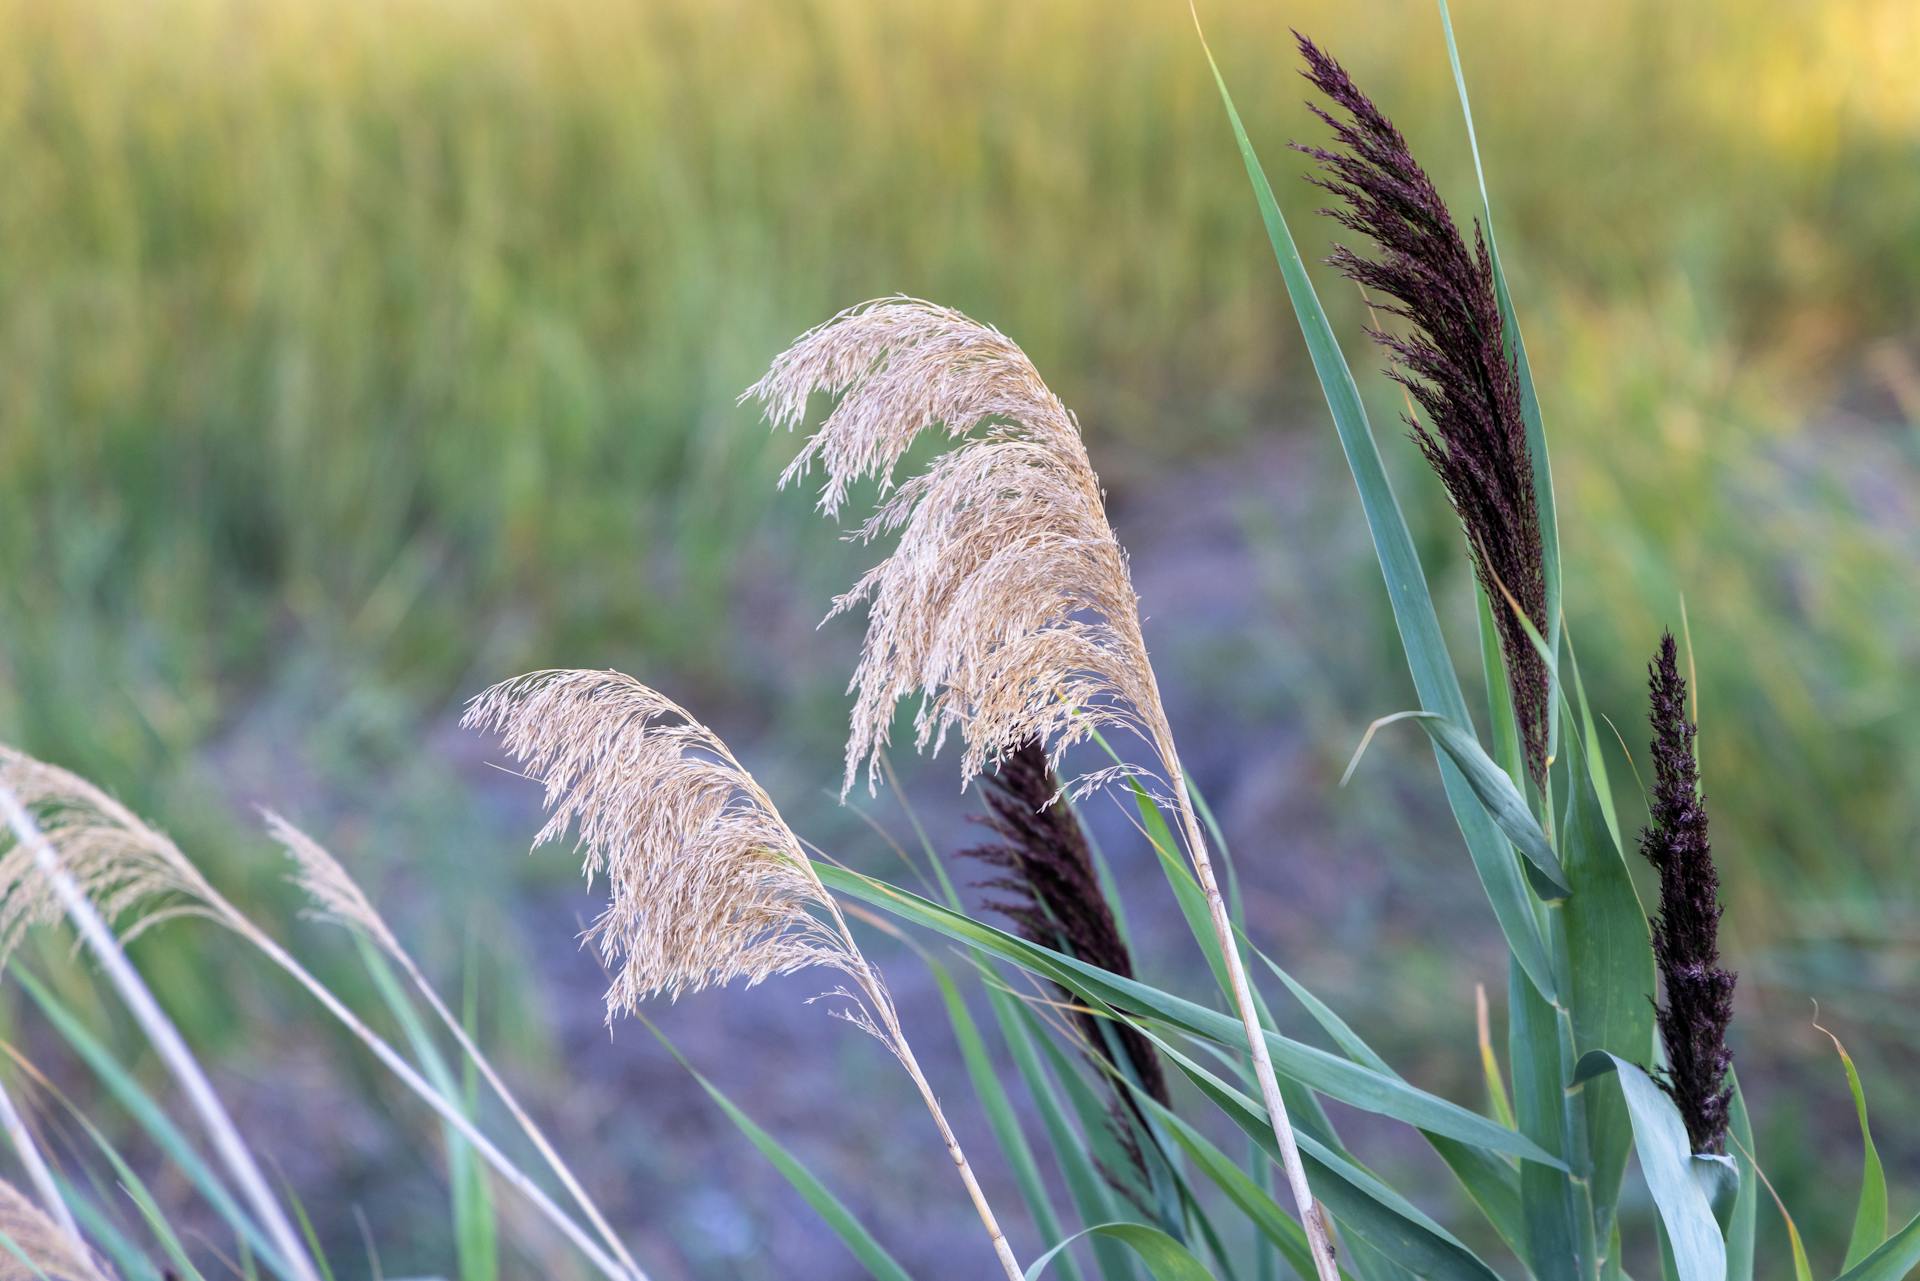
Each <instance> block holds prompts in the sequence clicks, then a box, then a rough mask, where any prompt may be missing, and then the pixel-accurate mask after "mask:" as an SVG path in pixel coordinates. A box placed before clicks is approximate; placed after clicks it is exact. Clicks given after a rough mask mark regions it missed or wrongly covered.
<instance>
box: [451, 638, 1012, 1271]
mask: <svg viewBox="0 0 1920 1281" xmlns="http://www.w3.org/2000/svg"><path fill="white" fill-rule="evenodd" d="M461 723H462V724H464V725H466V726H468V727H469V728H475V729H486V730H492V731H494V732H496V733H498V734H499V735H500V736H501V739H502V742H503V743H504V745H505V746H506V749H507V751H508V752H509V753H510V754H511V755H512V756H513V757H514V759H515V760H517V761H518V762H520V764H521V765H522V766H524V767H525V768H526V769H527V771H528V773H529V776H531V777H533V778H535V779H536V780H537V781H539V782H541V783H542V784H544V785H545V787H546V802H547V811H548V817H547V823H546V826H545V827H543V828H542V829H541V830H540V832H539V834H538V835H537V836H535V838H534V844H535V845H536V846H539V845H543V844H546V843H547V842H548V841H552V840H557V839H559V838H561V837H563V836H565V835H566V833H567V832H568V831H570V830H576V829H577V831H578V833H579V843H580V845H582V846H584V847H585V849H586V862H585V872H586V875H587V878H588V879H589V880H591V879H592V878H593V876H594V875H595V874H596V873H598V872H600V871H602V870H604V871H605V872H606V873H607V877H608V879H609V880H610V881H611V882H612V885H613V901H612V903H611V904H609V906H608V907H607V909H606V911H605V912H603V913H602V914H601V916H600V918H599V920H597V921H595V922H594V924H593V927H592V929H590V930H589V931H588V937H589V938H594V939H597V940H598V942H599V945H600V951H601V955H602V956H603V957H604V958H605V959H606V961H607V963H608V965H609V967H610V968H612V969H613V970H614V979H613V985H612V986H611V987H610V988H609V989H608V991H607V1017H608V1018H609V1019H611V1018H612V1017H613V1015H614V1014H615V1013H616V1012H617V1011H621V1010H625V1011H627V1012H629V1013H638V1012H639V1005H640V1002H642V1001H643V1000H645V999H646V998H648V997H650V996H654V995H659V994H665V995H666V996H668V997H669V998H673V997H677V996H678V995H679V994H680V993H682V992H688V991H698V990H699V989H701V988H703V987H707V986H709V985H711V984H724V983H728V982H731V981H732V980H734V979H740V978H744V979H746V980H747V982H748V984H750V985H751V984H754V983H758V982H760V981H761V980H762V979H766V978H771V977H772V976H774V975H776V974H790V973H793V972H794V971H796V970H802V969H809V968H812V967H814V966H825V967H827V968H829V969H834V970H838V971H840V972H841V973H842V974H844V975H846V976H847V978H849V979H850V980H851V981H852V983H853V987H852V988H847V987H841V988H838V989H836V990H835V991H834V992H833V993H832V995H833V996H835V997H839V998H842V999H843V1000H844V1001H845V1002H846V1005H845V1006H843V1007H842V1008H841V1009H839V1010H837V1011H836V1013H837V1014H838V1015H840V1016H841V1017H842V1018H845V1019H846V1020H847V1021H849V1022H851V1023H853V1024H854V1025H855V1026H857V1027H859V1028H861V1029H862V1030H864V1031H866V1032H868V1033H870V1034H871V1035H872V1036H873V1037H874V1038H875V1039H877V1040H878V1041H880V1043H881V1044H883V1045H885V1046H886V1047H887V1049H888V1050H889V1051H890V1052H891V1053H892V1054H893V1056H894V1058H895V1059H897V1060H898V1061H899V1063H900V1065H901V1067H903V1068H905V1069H906V1071H907V1075H908V1076H909V1077H911V1078H912V1079H913V1083H914V1085H915V1086H916V1087H917V1088H918V1089H919V1091H920V1097H921V1099H922V1100H923V1101H924V1102H925V1103H926V1106H927V1110H928V1112H929V1114H930V1115H931V1116H932V1117H933V1120H934V1124H935V1125H936V1126H937V1127H938V1129H939V1131H940V1136H941V1138H942V1140H943V1141H944V1142H945V1143H946V1146H947V1154H948V1155H949V1156H950V1157H952V1158H953V1163H954V1166H955V1168H956V1169H957V1170H958V1171H959V1173H960V1177H961V1180H962V1182H964V1183H965V1184H966V1188H967V1194H968V1195H969V1197H971V1198H972V1200H973V1205H974V1209H975V1211H976V1212H977V1213H978V1214H979V1216H980V1221H981V1223H982V1224H983V1225H984V1226H985V1227H986V1229H987V1235H988V1237H989V1238H990V1239H991V1241H992V1243H993V1249H994V1253H995V1256H996V1257H997V1258H998V1260H999V1262H1000V1265H1001V1267H1002V1269H1003V1270H1004V1271H1005V1272H1006V1274H1007V1277H1008V1281H1022V1274H1021V1271H1020V1265H1019V1262H1018V1261H1017V1260H1016V1259H1015V1258H1014V1255H1013V1250H1012V1248H1011V1247H1010V1246H1009V1245H1008V1244H1007V1240H1006V1237H1005V1236H1004V1235H1003V1234H1002V1233H1001V1231H1000V1225H999V1223H998V1221H997V1220H996V1218H995V1216H994V1213H993V1209H992V1207H991V1206H990V1205H989V1204H988V1203H987V1199H986V1194H985V1193H984V1192H982V1191H981V1189H980V1184H979V1181H978V1180H977V1179H976V1178H975V1177H974V1173H973V1167H972V1166H971V1165H969V1164H968V1162H967V1159H966V1155H965V1153H964V1152H963V1151H962V1150H961V1148H960V1141H959V1140H958V1139H957V1138H956V1137H954V1133H953V1130H952V1127H950V1126H949V1125H948V1124H947V1119H946V1114H945V1113H944V1112H943V1111H942V1110H941V1108H940V1102H939V1100H938V1099H937V1098H936V1097H935V1096H934V1093H933V1087H932V1085H930V1084H929V1083H928V1081H927V1078H926V1074H925V1073H923V1072H922V1071H921V1070H920V1064H919V1062H918V1061H917V1060H916V1059H915V1058H914V1054H913V1047H912V1046H911V1045H910V1044H908V1042H907V1036H906V1032H905V1030H904V1029H902V1027H901V1026H900V1019H899V1015H898V1014H897V1013H896V1011H895V1010H894V1005H893V998H892V996H891V995H890V994H889V993H888V991H887V986H886V983H885V981H884V980H883V979H882V978H881V975H880V972H879V971H878V970H876V969H874V968H873V967H872V966H871V965H869V964H868V963H867V958H866V957H865V955H863V954H862V953H861V951H860V948H859V945H858V944H856V943H855V942H854V938H853V932H852V930H851V929H849V928H848V926H847V922H846V918H845V917H844V916H842V915H841V913H840V908H839V905H838V904H837V903H835V902H834V900H833V896H832V895H830V894H829V893H828V892H827V889H826V887H825V886H824V885H822V884H821V883H820V877H819V875H818V874H817V873H816V872H815V871H814V868H813V862H812V860H810V859H809V858H808V857H807V855H806V851H805V850H804V849H803V848H802V846H801V844H800V838H799V837H798V836H796V835H795V834H794V832H793V829H792V828H790V827H788V826H787V822H786V820H785V819H783V818H782V817H780V812H779V810H777V809H776V808H775V807H774V804H773V799H772V798H771V797H769V796H768V795H767V793H766V791H765V790H764V789H763V788H762V787H761V786H760V784H759V782H758V781H757V780H756V779H755V778H754V777H753V775H752V774H750V773H748V772H747V769H746V767H745V766H743V765H741V764H740V762H739V760H738V759H737V758H736V757H735V756H734V755H733V753H732V752H731V751H730V750H729V749H728V747H727V745H726V744H725V743H724V742H722V741H721V739H720V736H719V735H717V734H715V733H714V732H713V731H712V730H710V729H708V728H707V727H706V726H705V725H702V724H701V723H700V722H699V721H697V720H695V719H694V718H693V716H692V714H691V713H689V712H688V711H686V710H685V709H684V708H682V707H681V706H680V705H679V704H677V703H675V702H673V701H672V700H671V699H669V698H667V697H666V696H665V695H663V694H661V693H659V692H658V691H656V690H653V689H650V688H648V687H647V686H645V685H642V684H641V683H640V682H639V681H637V680H634V679H633V678H632V677H631V676H625V675H622V674H621V673H619V672H596V671H565V670H549V671H541V672H531V673H528V674H527V675H525V676H520V677H516V678H514V679H512V680H508V681H502V682H501V683H500V684H498V685H495V686H493V687H492V688H490V689H488V690H486V691H485V692H483V693H481V694H480V695H479V696H478V697H477V698H475V699H474V700H473V702H472V703H471V704H470V705H469V706H468V708H467V713H466V715H465V717H464V718H463V719H462V722H461Z"/></svg>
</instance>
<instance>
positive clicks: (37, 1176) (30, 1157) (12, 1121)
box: [0, 1085, 86, 1249]
mask: <svg viewBox="0 0 1920 1281" xmlns="http://www.w3.org/2000/svg"><path fill="white" fill-rule="evenodd" d="M0 1127H4V1128H5V1129H6V1131H7V1138H8V1139H10V1140H12V1142H13V1150H14V1151H15V1152H17V1153H18V1154H19V1156H20V1164H21V1165H22V1166H24V1167H26V1171H27V1179H28V1181H29V1182H31V1183H32V1184H33V1190H34V1192H35V1193H36V1194H38V1195H39V1197H40V1204H41V1205H42V1206H43V1207H44V1208H45V1209H46V1212H47V1215H48V1217H49V1218H51V1219H52V1220H53V1221H54V1223H55V1224H57V1225H58V1226H59V1228H60V1230H61V1231H62V1232H65V1233H66V1234H67V1235H68V1236H70V1237H72V1238H73V1239H74V1241H75V1242H77V1243H79V1245H80V1247H81V1248H82V1249H85V1248H86V1240H85V1238H83V1237H82V1236H81V1235H80V1225H79V1224H77V1223H75V1222H74V1221H73V1211H71V1210H69V1209H68V1208H67V1202H66V1199H65V1198H64V1197H62V1196H61V1195H60V1187H59V1185H58V1184H56V1183H55V1182H54V1180H53V1171H52V1170H50V1169H48V1168H47V1161H46V1158H45V1157H43V1156H41V1155H40V1145H39V1144H38V1143H35V1142H34V1141H33V1134H32V1132H31V1131H29V1130H28V1129H27V1125H26V1122H25V1121H24V1120H23V1119H21V1116H20V1112H19V1109H17V1108H15V1107H14V1106H13V1096H12V1095H11V1094H8V1093H7V1090H6V1087H5V1086H4V1085H0Z"/></svg>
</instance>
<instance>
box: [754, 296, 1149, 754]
mask: <svg viewBox="0 0 1920 1281" xmlns="http://www.w3.org/2000/svg"><path fill="white" fill-rule="evenodd" d="M816 391H825V392H829V393H832V394H833V395H836V396H838V397H839V403H838V404H837V405H836V406H835V407H834V409H833V411H832V412H831V413H830V414H829V415H828V416H827V419H826V421H825V422H824V423H823V424H821V426H820V429H819V430H818V431H817V432H815V433H814V434H813V435H812V436H811V437H809V438H808V439H807V442H806V444H805V445H804V446H802V448H801V450H800V453H799V455H798V456H797V457H796V458H795V459H794V460H793V462H792V463H791V464H790V465H789V466H788V467H787V469H786V472H785V473H784V474H783V475H782V476H781V478H780V483H781V484H782V485H783V486H784V485H787V484H790V483H793V482H796V481H798V480H800V479H802V478H804V477H805V476H806V475H807V474H808V472H809V471H810V470H811V469H812V467H813V466H814V464H815V463H816V462H817V463H819V464H820V466H821V468H822V470H823V471H824V472H825V473H826V480H825V483H824V484H823V486H822V488H821V492H820V508H821V510H822V511H823V512H825V513H826V514H828V515H829V516H837V515H838V514H839V513H840V510H841V508H842V507H843V506H844V505H845V503H846V500H847V495H848V490H849V489H850V487H851V486H852V485H853V484H854V483H856V482H858V481H860V480H862V479H866V478H869V477H878V478H879V480H880V482H881V487H882V491H883V500H882V501H881V503H880V505H879V507H878V508H877V510H876V511H875V512H874V514H873V515H872V516H871V517H869V518H868V519H867V520H866V522H865V523H863V524H862V525H861V526H860V527H859V529H858V530H857V531H855V533H854V534H853V535H852V536H853V537H854V538H855V539H856V540H858V541H860V542H871V541H873V540H875V539H877V538H880V537H882V536H883V535H888V534H892V533H896V532H897V533H898V534H899V542H898V544H897V545H896V547H895V548H894V551H893V554H892V555H890V556H888V557H887V558H886V559H884V560H882V561H881V562H880V564H878V565H877V566H875V567H874V568H873V569H872V570H870V571H868V573H867V574H866V575H865V576H863V577H862V578H861V579H860V581H859V582H858V583H856V584H855V585H854V587H853V588H852V590H850V591H848V592H846V593H845V594H844V595H842V596H840V597H839V598H837V599H836V600H835V601H834V603H833V610H832V612H831V613H830V614H829V615H828V617H829V618H831V617H834V616H836V615H839V614H842V613H845V612H847V611H849V610H851V609H854V608H855V607H857V606H859V605H862V604H865V605H867V606H868V622H867V636H866V642H865V645H864V647H863V649H862V651H861V656H860V664H859V667H858V669H857V670H856V671H855V672H854V676H853V681H852V685H851V687H850V688H851V689H852V690H853V691H854V692H855V693H856V695H857V697H856V700H855V704H854V710H853V724H852V732H851V733H850V735H849V736H848V740H847V771H846V777H845V780H844V783H843V792H844V791H847V790H851V789H852V786H853V783H854V781H855V778H856V777H857V775H858V772H859V769H860V766H861V763H862V762H865V763H866V765H867V779H868V785H869V787H870V788H871V787H872V786H873V784H874V781H875V778H876V776H877V775H876V770H877V766H878V758H879V754H880V752H881V751H883V750H884V749H885V748H886V746H887V742H888V735H889V731H890V728H891V725H892V721H893V711H894V706H895V704H896V703H898V702H899V700H901V699H902V698H907V697H910V696H912V695H914V694H920V695H922V696H923V697H924V699H925V701H924V703H923V705H922V707H921V710H920V713H919V716H918V718H917V720H916V722H915V725H916V730H917V745H918V746H919V747H921V748H923V749H924V748H926V747H927V746H928V745H929V744H932V745H934V747H935V748H936V750H937V748H938V745H939V743H940V742H941V741H943V740H944V738H945V736H946V734H947V732H948V731H949V730H952V729H956V728H957V729H959V730H960V732H961V734H962V736H963V738H964V739H965V742H966V754H965V757H964V759H963V761H962V763H961V773H962V776H963V778H965V779H967V780H971V779H973V778H975V777H977V776H979V775H980V774H983V773H985V772H986V771H987V770H988V769H989V768H991V767H992V766H993V765H994V764H995V763H996V762H997V761H998V760H999V759H1000V758H1001V757H1002V756H1003V755H1004V754H1005V753H1006V752H1008V751H1010V750H1012V749H1013V748H1014V747H1015V746H1016V745H1018V744H1020V743H1024V742H1026V741H1027V740H1029V739H1038V740H1039V741H1040V742H1041V743H1042V744H1043V745H1044V746H1045V747H1046V749H1047V750H1048V752H1049V753H1050V754H1051V755H1052V756H1053V758H1054V759H1055V760H1058V759H1059V757H1060V754H1061V753H1063V752H1064V751H1065V750H1066V749H1067V748H1069V747H1071V746H1072V745H1073V744H1075V743H1077V742H1080V741H1082V740H1083V739H1085V738H1087V737H1089V736H1090V735H1091V734H1093V733H1094V732H1095V731H1096V730H1099V729H1101V728H1103V727H1108V726H1117V727H1123V728H1126V729H1130V730H1133V731H1134V732H1137V733H1140V734H1142V735H1143V736H1145V737H1147V738H1148V739H1149V740H1150V741H1154V742H1156V743H1164V742H1165V741H1166V739H1167V738H1168V737H1169V734H1168V733H1167V732H1166V727H1165V724H1164V718H1163V716H1162V714H1161V712H1160V700H1159V695H1158V693H1157V691H1156V690H1155V688H1154V683H1153V673H1152V670H1151V668H1150V667H1149V666H1148V663H1147V653H1146V643H1145V641H1144V639H1143V638H1142V636H1141V633H1140V621H1139V597H1138V596H1137V595H1136V594H1135V593H1134V590H1133V582H1132V579H1131V577H1130V576H1129V574H1128V571H1127V558H1126V553H1125V552H1123V551H1122V550H1121V548H1120V543H1119V540H1118V539H1116V538H1115V537H1114V534H1113V529H1112V527H1111V526H1110V525H1109V524H1108V523H1107V514H1106V509H1105V507H1104V506H1103V503H1102V498H1101V489H1100V480H1099V477H1098V476H1096V475H1095V474H1094V471H1093V466H1092V464H1091V463H1090V462H1089V461H1088V459H1087V450H1086V445H1085V443H1084V442H1083V441H1082V440H1081V438H1080V427H1079V424H1078V423H1077V422H1076V421H1075V419H1074V417H1073V415H1072V413H1070V412H1069V411H1068V409H1067V407H1066V406H1065V405H1063V404H1061V403H1060V400H1059V398H1058V397H1056V396H1055V395H1054V394H1053V393H1052V392H1051V391H1049V390H1048V389H1047V386H1046V384H1045V383H1044V382H1043V381H1041V378H1040V375H1039V372H1038V371H1037V370H1035V369H1034V367H1033V363H1032V362H1031V361H1030V360H1028V359H1027V356H1026V353H1025V352H1023V351H1021V350H1020V348H1019V347H1018V346H1017V345H1015V344H1014V343H1013V342H1012V341H1011V340H1009V339H1008V338H1007V337H1006V336H1005V335H1003V334H1001V333H1000V331H999V330H997V329H994V328H993V327H992V326H990V325H983V324H980V323H979V322H978V321H975V320H971V319H969V318H968V317H966V316H963V315H961V314H960V313H959V312H957V311H951V310H949V309H947V308H944V307H937V306H934V305H933V304H931V303H926V302H920V301H918V300H915V299H908V298H893V299H885V300H882V301H878V302H872V303H867V304H864V305H862V306H858V307H854V308H851V309H849V310H847V311H843V312H841V313H840V314H839V315H838V316H835V317H834V318H833V319H832V320H829V321H828V322H826V323H825V324H823V325H821V326H819V327H818V328H816V329H813V330H811V331H809V332H808V333H806V334H804V335H802V336H801V337H800V338H799V339H798V340H797V341H796V342H795V343H794V344H793V346H792V347H790V348H789V349H788V350H787V351H786V352H784V353H782V354H781V355H780V356H779V357H778V358H777V359H775V361H774V362H773V366H772V368H770V369H769V370H768V371H767V374H766V376H765V377H763V378H762V379H761V380H760V381H759V382H757V383H755V384H754V385H753V386H752V387H750V388H749V389H748V390H747V391H746V393H745V394H744V395H745V396H746V397H754V398H757V399H758V400H760V401H761V402H762V404H763V405H764V406H765V408H766V412H767V417H768V418H769V419H770V420H771V421H772V422H773V423H774V424H775V425H776V426H785V427H788V428H792V427H795V426H798V425H800V424H801V423H803V422H804V421H805V419H806V410H807V401H808V398H809V397H810V396H811V395H812V394H813V393H814V392H816ZM936 427H938V428H941V429H943V430H945V432H946V433H947V434H948V435H949V436H951V437H953V438H954V439H956V440H960V441H961V442H962V443H961V444H960V445H959V447H957V448H955V449H953V450H951V451H950V452H948V453H946V454H943V455H941V456H940V457H939V458H936V459H935V460H934V461H933V462H932V463H931V464H929V465H928V467H927V469H926V470H925V471H924V472H922V473H920V474H919V475H917V476H915V477H913V478H912V479H910V480H908V481H906V482H905V483H903V484H900V485H898V486H897V487H896V486H895V485H894V470H895V468H896V467H897V465H898V464H899V462H900V459H901V457H902V456H903V455H904V454H905V453H906V451H907V448H908V446H910V445H911V444H912V443H913V441H914V440H915V439H916V438H917V437H918V436H919V435H920V434H921V433H922V432H924V431H927V430H930V429H933V428H936ZM976 432H977V433H978V434H974V433H976Z"/></svg>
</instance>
